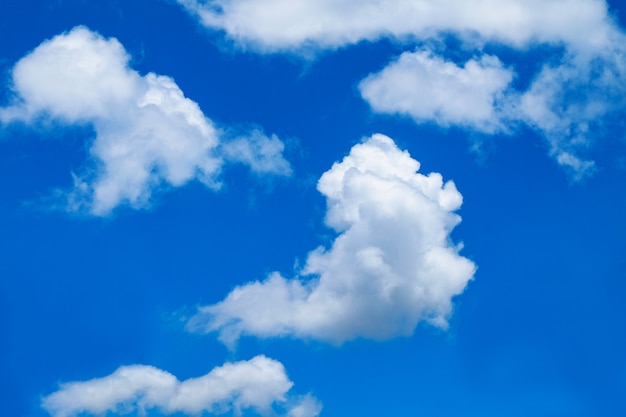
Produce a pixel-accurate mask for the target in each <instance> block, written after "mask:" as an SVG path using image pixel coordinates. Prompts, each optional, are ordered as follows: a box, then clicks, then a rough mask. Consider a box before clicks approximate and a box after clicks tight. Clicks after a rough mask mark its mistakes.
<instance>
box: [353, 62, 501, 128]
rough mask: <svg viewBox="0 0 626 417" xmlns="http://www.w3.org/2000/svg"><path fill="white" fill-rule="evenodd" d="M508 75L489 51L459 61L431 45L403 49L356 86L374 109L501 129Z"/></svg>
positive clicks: (446, 122)
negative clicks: (436, 52) (441, 54)
mask: <svg viewBox="0 0 626 417" xmlns="http://www.w3.org/2000/svg"><path fill="white" fill-rule="evenodd" d="M512 79H513V73H512V71H511V70H510V69H507V68H504V67H503V65H502V63H501V62H500V60H499V59H498V58H497V57H494V56H489V55H484V56H482V57H481V58H480V59H471V60H469V61H467V62H466V63H465V65H463V66H462V67H460V66H458V65H456V64H455V63H453V62H448V61H444V60H443V59H442V58H441V57H438V56H436V55H434V53H433V52H431V51H426V50H419V51H416V52H405V53H403V54H402V55H400V57H399V58H398V59H397V60H396V61H394V62H393V63H391V64H389V65H387V67H385V69H383V70H382V71H381V72H379V73H376V74H372V75H370V76H369V77H367V78H366V79H364V80H363V81H361V83H360V85H359V89H360V90H361V94H362V96H363V98H364V99H365V100H367V101H368V102H369V103H370V105H371V106H372V108H373V109H374V110H375V111H377V112H380V113H399V114H403V115H407V116H410V117H412V118H413V119H415V120H416V121H417V122H423V121H435V122H437V123H439V124H441V125H444V126H448V125H452V124H455V125H462V126H468V127H472V128H474V129H477V130H480V131H483V132H486V133H492V132H495V131H499V130H503V129H506V111H507V110H508V109H506V107H507V105H508V103H506V100H507V97H506V96H505V94H504V93H505V90H506V88H507V87H508V86H509V83H510V82H511V81H512ZM503 118H504V119H505V120H503Z"/></svg>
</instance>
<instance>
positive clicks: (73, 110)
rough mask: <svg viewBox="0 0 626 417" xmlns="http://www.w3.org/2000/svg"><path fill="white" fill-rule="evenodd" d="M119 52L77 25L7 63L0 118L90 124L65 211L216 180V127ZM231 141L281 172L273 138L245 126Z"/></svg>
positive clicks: (253, 161) (256, 163) (138, 201)
mask: <svg viewBox="0 0 626 417" xmlns="http://www.w3.org/2000/svg"><path fill="white" fill-rule="evenodd" d="M129 59H130V57H129V56H128V54H127V53H126V51H125V50H124V48H123V46H122V45H121V44H120V43H119V42H118V41H117V40H116V39H105V38H103V37H102V36H100V35H98V34H97V33H94V32H91V31H89V30H88V29H87V28H84V27H77V28H75V29H73V30H72V31H70V32H69V33H65V34H62V35H58V36H56V37H54V38H53V39H51V40H48V41H45V42H43V43H42V44H41V45H39V46H38V47H37V48H36V49H35V50H34V51H33V52H31V53H30V54H29V55H27V56H26V57H24V58H22V59H21V60H20V61H19V62H18V63H17V64H16V65H15V67H14V69H13V89H14V92H15V96H16V99H15V104H13V105H12V106H10V107H6V108H2V109H0V121H2V122H5V123H9V122H13V121H24V122H27V123H33V122H37V121H42V120H43V121H44V122H48V123H49V122H61V123H62V124H79V125H92V126H93V128H94V130H95V133H96V138H95V140H94V141H93V144H92V145H91V149H90V154H91V156H92V157H93V158H94V159H95V164H94V165H95V168H93V169H92V170H91V171H88V172H85V173H83V174H81V175H79V176H76V177H75V189H74V191H73V192H71V193H70V194H69V196H68V209H70V210H84V209H86V210H87V211H89V212H90V213H91V214H94V215H107V214H108V213H110V212H111V210H113V209H114V208H115V207H116V206H118V205H120V204H122V203H127V204H129V205H131V206H132V207H135V208H138V207H144V206H146V205H147V204H148V202H149V199H150V196H151V193H152V191H153V190H154V188H155V187H158V186H160V185H163V184H166V185H169V186H174V187H177V186H181V185H183V184H185V183H186V182H188V181H190V180H192V179H195V180H199V181H201V182H202V183H204V184H206V185H207V186H209V187H212V188H217V187H219V180H218V178H217V176H218V174H219V172H220V169H221V166H222V165H223V163H224V155H223V154H221V152H220V149H219V147H218V145H220V139H221V138H220V131H219V130H218V129H217V128H216V127H215V125H214V124H213V122H212V121H211V120H209V119H208V118H207V117H205V116H204V114H203V113H202V111H201V110H200V108H199V106H198V104H197V103H195V102H194V101H192V100H190V99H188V98H186V97H185V96H184V94H183V92H182V91H181V90H180V88H179V87H178V86H177V85H176V83H175V82H174V80H172V79H171V78H169V77H166V76H161V75H156V74H153V73H149V74H147V75H145V76H142V75H140V74H139V73H137V72H136V71H134V70H132V69H131V68H129V66H128V63H129ZM238 143H245V138H243V139H239V142H238ZM239 146H240V147H242V146H247V148H246V150H247V153H246V157H245V159H242V158H236V159H235V161H237V162H243V163H246V164H248V165H250V166H251V167H252V168H253V170H254V171H257V172H263V173H275V174H281V175H288V174H289V173H290V172H291V170H290V165H289V163H288V162H287V161H286V160H285V159H284V158H283V156H282V151H283V147H282V142H280V140H278V138H276V137H272V138H267V137H265V136H263V135H262V134H261V133H260V132H255V133H254V137H253V140H252V144H248V145H239ZM257 151H260V152H261V153H257ZM227 159H232V158H227Z"/></svg>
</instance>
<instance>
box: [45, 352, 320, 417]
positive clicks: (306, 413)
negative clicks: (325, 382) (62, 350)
mask: <svg viewBox="0 0 626 417" xmlns="http://www.w3.org/2000/svg"><path fill="white" fill-rule="evenodd" d="M292 386H293V382H291V381H290V380H289V378H288V377H287V374H286V373H285V368H284V367H283V365H282V364H281V363H280V362H278V361H276V360H273V359H269V358H267V357H265V356H256V357H254V358H252V359H250V360H248V361H241V362H234V363H226V364H224V365H223V366H220V367H217V368H214V369H213V370H212V371H211V372H209V373H208V374H206V375H204V376H201V377H198V378H190V379H187V380H184V381H179V380H178V379H177V378H176V377H175V376H174V375H172V374H170V373H168V372H165V371H162V370H160V369H157V368H154V367H152V366H145V365H131V366H122V367H120V368H119V369H118V370H116V371H115V372H114V373H112V374H111V375H108V376H106V377H103V378H96V379H91V380H89V381H78V382H70V383H65V384H62V385H61V388H60V389H59V391H56V392H54V393H52V394H50V395H48V396H46V397H44V398H43V400H42V407H43V408H44V409H45V410H46V411H48V412H49V413H50V414H51V415H52V416H53V417H71V416H76V415H82V414H83V413H88V414H93V415H102V414H106V413H109V412H111V413H129V412H133V411H139V412H140V413H144V412H145V411H147V410H150V409H157V410H159V411H160V412H162V413H164V414H174V413H184V414H188V415H199V414H202V413H205V412H206V413H211V414H223V413H226V412H229V411H235V412H236V413H240V412H242V411H243V410H246V409H252V410H255V411H256V412H259V413H267V412H269V411H270V410H271V409H272V407H273V406H274V405H276V404H278V405H280V406H282V407H283V408H284V409H285V413H286V414H285V415H286V416H293V417H315V416H317V415H318V414H319V412H320V411H321V404H320V403H319V401H317V400H316V399H315V398H314V397H312V396H310V395H306V396H303V397H297V396H294V397H289V396H288V395H287V394H288V392H289V391H290V389H291V387H292Z"/></svg>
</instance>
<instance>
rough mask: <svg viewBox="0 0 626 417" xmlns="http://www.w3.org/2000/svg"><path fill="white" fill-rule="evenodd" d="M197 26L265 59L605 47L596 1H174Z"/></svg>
mask: <svg viewBox="0 0 626 417" xmlns="http://www.w3.org/2000/svg"><path fill="white" fill-rule="evenodd" d="M177 1H178V2H179V3H180V4H181V5H183V6H184V7H185V8H186V9H187V10H188V11H189V12H191V13H192V14H194V15H195V16H197V17H198V18H199V19H200V21H201V23H202V24H203V25H205V26H207V27H209V28H211V29H216V30H221V31H224V32H225V33H226V35H227V36H228V37H229V38H231V39H232V40H233V41H235V42H236V43H238V44H239V45H240V46H243V47H253V48H256V49H258V50H262V51H280V50H283V51H284V50H288V51H294V50H301V49H303V48H305V49H306V48H314V49H320V48H337V47H341V46H345V45H350V44H355V43H357V42H360V41H362V40H370V41H371V40H376V39H380V38H382V37H394V38H398V39H407V38H427V37H431V36H433V35H437V34H439V33H442V32H446V33H450V32H452V33H455V34H457V35H458V36H461V37H463V38H465V39H467V40H476V38H478V40H495V41H498V42H503V43H506V44H509V45H514V46H523V45H526V44H528V43H529V42H533V41H539V42H566V43H570V44H576V45H579V46H580V47H584V48H593V47H595V46H596V45H597V44H599V43H600V44H601V43H603V42H604V39H603V38H604V37H605V36H607V34H606V25H605V23H606V21H607V9H606V4H605V2H604V1H601V0H480V1H466V0H315V1H312V0H177Z"/></svg>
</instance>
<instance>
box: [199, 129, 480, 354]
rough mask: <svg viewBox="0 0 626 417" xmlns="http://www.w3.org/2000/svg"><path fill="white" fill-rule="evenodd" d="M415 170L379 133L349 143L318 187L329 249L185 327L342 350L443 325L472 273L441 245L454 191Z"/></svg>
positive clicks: (446, 242) (244, 289) (206, 310)
mask: <svg viewBox="0 0 626 417" xmlns="http://www.w3.org/2000/svg"><path fill="white" fill-rule="evenodd" d="M419 166H420V165H419V163H418V162H417V161H416V160H414V159H413V158H411V156H410V155H409V154H408V152H406V151H404V152H403V151H401V150H400V149H398V148H397V146H396V145H395V144H394V142H393V141H392V140H391V139H390V138H388V137H386V136H383V135H380V134H377V135H374V136H372V137H371V138H369V139H368V140H366V141H365V142H364V143H362V144H358V145H356V146H354V147H353V148H352V150H351V152H350V154H349V155H348V156H346V157H345V158H344V159H343V161H342V162H340V163H336V164H334V165H333V167H332V168H331V169H330V170H329V171H327V172H326V173H324V175H322V177H321V178H320V180H319V182H318V190H319V191H320V192H321V193H322V194H323V195H324V196H325V197H326V198H327V206H328V209H327V215H326V223H327V225H328V226H330V227H332V228H333V229H334V230H335V231H337V232H338V233H339V235H338V236H337V238H336V239H335V240H334V242H333V243H332V246H331V247H330V248H328V249H326V248H322V247H320V248H318V249H316V250H314V251H313V252H311V253H310V254H309V256H308V259H307V262H306V266H305V268H304V270H303V271H302V273H301V274H300V276H298V277H296V278H294V279H286V278H284V277H283V276H281V275H280V274H279V273H278V272H274V273H272V274H271V275H270V276H269V277H268V278H267V279H266V280H265V281H263V282H258V281H257V282H252V283H249V284H246V285H243V286H240V287H238V288H236V289H234V290H233V291H232V292H231V293H230V294H229V295H228V296H227V298H226V299H225V300H223V301H222V302H220V303H217V304H214V305H210V306H205V307H201V308H200V310H199V311H198V313H197V314H196V315H195V316H194V317H192V318H191V319H190V321H189V322H188V328H189V329H190V330H194V331H201V332H219V337H220V339H221V340H222V341H223V342H225V343H227V344H233V343H234V342H235V341H236V340H237V339H238V338H239V337H240V336H241V335H242V334H248V335H254V336H258V337H276V336H294V337H301V338H312V339H320V340H325V341H330V342H333V343H341V342H344V341H346V340H350V339H354V338H359V337H362V338H372V339H387V338H392V337H395V336H398V335H410V334H411V333H412V332H413V330H414V329H415V327H416V325H417V324H418V323H419V322H420V321H426V322H429V323H431V324H433V325H435V326H439V327H443V328H445V327H446V326H447V319H448V317H449V315H450V314H451V312H452V297H454V296H455V295H458V294H460V293H462V292H463V290H464V289H465V287H466V285H467V283H468V281H469V280H471V279H472V277H473V275H474V272H475V269H476V268H475V265H474V264H473V263H472V262H471V261H470V260H468V259H466V258H464V257H462V256H460V255H459V253H458V252H459V247H457V246H455V245H453V244H452V242H451V240H450V233H451V231H452V229H453V228H454V227H455V226H456V225H457V224H458V223H459V222H460V220H461V219H460V217H459V216H458V215H457V214H455V213H454V211H455V210H457V209H458V208H459V207H460V206H461V203H462V196H461V194H460V193H459V192H458V191H457V190H456V187H455V186H454V183H453V182H450V181H449V182H446V183H444V182H443V180H442V177H441V175H440V174H438V173H431V174H429V175H423V174H420V173H418V172H417V171H418V169H419Z"/></svg>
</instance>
